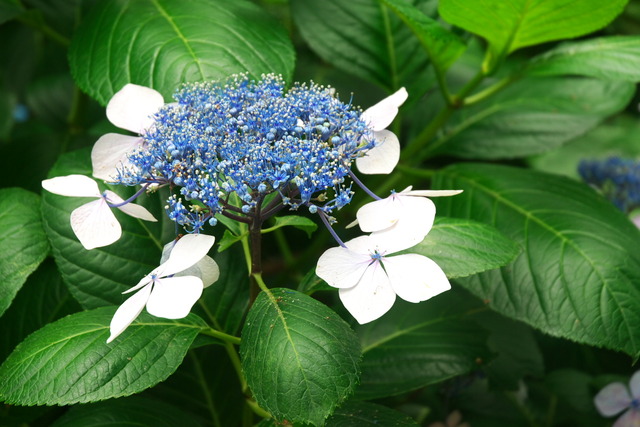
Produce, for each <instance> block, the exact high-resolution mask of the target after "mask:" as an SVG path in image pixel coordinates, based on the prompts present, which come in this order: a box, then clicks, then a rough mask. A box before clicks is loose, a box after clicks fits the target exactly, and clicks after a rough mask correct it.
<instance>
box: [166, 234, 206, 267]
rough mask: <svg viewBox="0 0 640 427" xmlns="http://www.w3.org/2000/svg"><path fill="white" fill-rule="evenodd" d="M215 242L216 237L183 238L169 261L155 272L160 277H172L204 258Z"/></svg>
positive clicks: (176, 245)
mask: <svg viewBox="0 0 640 427" xmlns="http://www.w3.org/2000/svg"><path fill="white" fill-rule="evenodd" d="M215 240H216V239H215V237H213V236H209V235H206V234H187V235H186V236H182V238H180V240H178V241H177V242H176V244H175V246H174V247H173V249H172V250H171V254H170V255H169V258H168V259H167V261H166V262H164V263H163V264H161V265H160V267H158V268H157V269H156V270H154V271H155V272H156V274H158V275H160V276H170V275H172V274H176V273H180V272H181V271H184V270H186V269H187V268H189V267H191V266H192V265H195V264H196V263H197V262H198V261H200V260H201V259H202V258H204V256H205V255H206V254H207V252H209V250H210V249H211V247H212V246H213V243H214V242H215Z"/></svg>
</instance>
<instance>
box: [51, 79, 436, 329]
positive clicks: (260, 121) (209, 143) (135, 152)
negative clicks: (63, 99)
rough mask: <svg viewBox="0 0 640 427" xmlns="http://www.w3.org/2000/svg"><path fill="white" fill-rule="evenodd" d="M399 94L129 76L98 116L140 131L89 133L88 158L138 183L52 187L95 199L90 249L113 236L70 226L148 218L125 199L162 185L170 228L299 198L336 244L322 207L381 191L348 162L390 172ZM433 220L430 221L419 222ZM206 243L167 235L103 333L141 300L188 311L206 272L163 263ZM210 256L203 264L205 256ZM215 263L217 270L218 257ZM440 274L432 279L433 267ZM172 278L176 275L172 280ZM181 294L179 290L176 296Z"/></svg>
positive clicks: (165, 311)
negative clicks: (130, 192)
mask: <svg viewBox="0 0 640 427" xmlns="http://www.w3.org/2000/svg"><path fill="white" fill-rule="evenodd" d="M406 99H407V92H406V91H405V90H404V88H403V89H400V90H399V91H397V92H396V93H394V94H392V95H391V96H389V97H388V98H385V99H384V100H382V101H380V102H379V103H378V104H376V105H374V106H372V107H370V108H369V109H367V110H365V111H362V110H360V109H359V108H357V107H355V106H353V105H351V103H350V102H349V103H345V102H342V101H341V100H340V99H339V97H338V96H337V95H336V93H335V90H334V89H332V88H330V87H324V86H321V85H317V84H315V83H309V84H304V83H295V84H293V85H292V86H291V88H289V89H288V90H286V89H285V83H284V81H283V80H282V78H281V77H280V76H276V75H263V76H262V79H261V80H259V81H255V80H252V79H250V78H249V77H248V76H246V75H234V76H231V77H230V78H229V79H228V80H226V81H222V82H201V83H187V84H183V85H182V87H180V88H179V89H178V90H177V91H176V93H175V94H174V100H175V102H172V103H165V102H164V99H163V97H162V96H161V95H160V94H159V93H158V92H156V91H155V90H153V89H150V88H145V87H142V86H137V85H132V84H128V85H126V86H125V87H124V88H123V89H122V90H121V91H119V92H118V93H116V94H115V95H114V97H113V98H112V100H111V101H110V102H109V105H108V106H107V116H108V118H109V120H110V121H111V122H112V123H113V124H115V125H116V126H118V127H121V128H123V129H125V130H129V131H132V132H134V133H137V135H136V136H127V135H120V134H107V135H105V136H103V137H102V138H100V139H99V140H98V142H97V143H96V145H95V146H94V149H93V151H92V156H91V157H92V164H93V175H94V177H96V178H99V179H102V180H104V181H105V182H107V183H110V184H118V185H125V186H139V189H138V191H137V192H136V193H135V194H134V196H132V197H131V198H129V199H127V200H122V199H121V198H118V197H116V196H114V195H113V194H115V193H111V192H109V191H108V190H107V191H105V192H103V193H100V192H99V191H93V190H94V189H93V188H92V192H91V194H90V195H89V194H84V192H83V193H82V194H80V193H78V192H77V191H75V192H74V191H63V192H60V191H58V192H57V194H62V195H80V196H94V197H99V201H100V203H101V204H100V210H99V211H98V210H96V211H95V212H93V211H91V212H88V211H89V209H86V211H87V212H85V213H86V214H85V215H83V217H82V219H81V220H80V222H86V224H91V227H86V226H82V224H81V225H80V226H78V224H75V225H74V231H76V234H77V235H78V237H79V239H80V240H81V242H83V244H84V242H85V241H88V240H91V241H92V243H91V244H90V245H86V244H85V247H86V248H87V249H91V248H94V247H99V246H104V245H106V244H110V243H112V242H113V241H115V240H117V238H118V237H119V234H118V235H117V236H116V234H115V233H113V232H110V234H109V236H110V237H109V238H108V239H97V238H93V237H92V236H89V237H87V236H83V235H81V234H78V231H77V230H81V229H82V230H85V231H84V233H88V234H95V235H99V236H101V235H103V234H104V230H106V229H107V228H111V229H113V228H114V227H115V228H118V227H119V225H118V226H114V224H113V221H114V218H111V217H112V216H113V214H112V213H111V211H110V208H119V209H120V210H123V211H125V212H126V213H128V214H130V215H131V214H132V212H134V213H136V214H137V215H135V216H137V217H138V218H141V219H146V220H153V218H152V217H150V218H149V217H145V215H142V214H141V211H140V209H139V208H140V207H137V208H135V206H137V205H134V204H133V201H134V200H135V199H136V198H137V197H138V196H139V195H141V194H143V193H145V192H152V191H155V190H157V189H158V188H160V187H168V188H169V194H170V195H169V197H168V198H167V199H166V203H165V210H166V213H167V215H168V217H169V218H170V219H171V220H173V221H175V222H176V224H177V225H178V226H179V227H178V228H177V229H176V233H179V232H186V233H189V234H191V235H193V236H199V235H203V236H205V235H204V234H203V233H204V229H205V227H206V226H214V225H216V223H217V221H218V218H219V217H220V216H221V215H222V216H225V217H227V218H229V219H231V220H234V221H239V222H243V223H246V224H248V225H249V227H250V229H256V228H257V229H259V228H260V227H261V225H262V223H263V222H264V221H265V220H266V219H268V218H270V217H271V216H273V215H275V214H276V213H278V212H279V211H280V210H281V209H283V208H288V209H292V210H296V209H299V208H301V207H306V208H307V209H308V211H309V212H311V213H312V214H317V215H318V216H319V217H320V219H321V220H322V222H323V223H324V224H325V225H327V227H328V229H329V231H330V232H331V233H332V235H333V236H334V237H335V238H336V239H337V241H338V243H339V244H341V245H342V246H344V244H343V243H342V242H341V240H340V239H339V238H338V237H337V234H336V233H335V231H333V229H332V224H333V222H334V221H335V220H334V219H333V217H331V213H332V212H333V211H334V210H336V209H340V208H342V207H344V206H345V205H346V204H348V203H349V202H350V201H351V198H352V196H353V194H354V188H353V187H354V186H353V183H356V184H357V185H358V186H361V187H363V188H364V189H365V191H366V192H367V193H369V194H371V195H372V196H373V197H375V198H376V199H379V197H377V196H375V194H373V193H372V192H371V191H369V190H368V189H366V188H365V187H364V185H363V184H362V183H361V182H360V180H359V179H358V178H357V177H356V175H355V173H354V171H352V165H353V164H354V163H355V164H356V166H357V168H358V170H359V171H360V172H361V173H365V174H374V173H389V172H391V171H392V170H393V168H394V167H395V165H396V164H397V162H398V159H399V156H400V144H399V141H398V138H397V137H396V136H395V135H394V134H393V133H392V132H390V131H388V130H386V129H385V128H386V127H387V126H388V125H389V124H390V123H391V122H392V121H393V119H394V118H395V116H396V114H397V113H398V109H399V107H400V106H401V105H402V103H403V102H404V101H405V100H406ZM85 178H86V179H87V180H89V179H90V178H87V177H85ZM74 179H77V178H74ZM53 180H63V181H65V182H67V181H69V177H56V178H52V180H47V181H45V182H43V186H44V187H45V188H46V189H49V190H51V191H52V192H56V191H55V189H54V187H55V186H53V185H51V183H52V181H53ZM76 193H77V194H76ZM392 197H395V196H393V195H392ZM402 197H404V195H403V196H402ZM421 204H424V203H421ZM106 212H108V213H109V214H106ZM381 212H386V210H384V209H383V210H381ZM149 215H150V214H149ZM385 215H386V217H385V218H386V219H385V220H384V221H391V222H392V223H394V224H395V222H398V224H404V225H403V226H402V227H405V226H406V225H407V224H408V226H409V228H411V221H410V220H403V221H400V220H399V219H395V220H394V219H393V218H392V219H389V218H388V215H387V214H385ZM433 215H435V210H434V211H433V213H431V212H429V213H428V215H427V217H426V218H427V222H429V221H430V222H431V223H432V222H433V218H431V219H429V216H433ZM374 216H375V215H374ZM414 216H415V215H414ZM420 216H423V217H424V215H423V212H422V211H420V212H419V213H418V214H417V216H415V218H418V217H420ZM75 217H76V219H74V216H73V215H72V223H74V222H75V223H77V222H78V221H77V219H78V215H76V216H75ZM107 217H108V219H106V218H107ZM366 217H367V219H366V220H363V221H364V222H370V219H371V218H372V217H371V215H366ZM415 218H414V219H415ZM374 222H375V221H374ZM116 223H117V221H116ZM392 225H393V224H392ZM402 227H401V226H400V225H398V227H396V228H398V229H400V233H401V234H403V235H406V232H405V231H402V230H406V228H402ZM430 227H431V225H430V223H429V224H428V227H427V228H430ZM179 228H181V229H182V231H180V230H179ZM424 228H425V227H424V226H423V225H420V229H421V230H423V231H421V232H420V233H418V234H421V235H422V234H425V235H426V231H424ZM385 232H386V235H387V236H395V237H394V238H396V239H397V238H398V234H397V233H389V230H379V234H380V235H383V234H385ZM373 234H375V233H373ZM205 240H206V241H207V242H210V243H211V245H213V240H212V238H211V239H199V240H197V239H193V238H185V237H183V238H182V239H179V238H177V239H176V240H175V241H174V242H170V243H169V244H168V245H169V246H170V247H172V248H173V247H174V245H175V249H174V250H173V252H171V255H168V257H169V258H168V259H167V258H166V257H167V255H166V254H165V259H163V260H162V261H161V265H160V266H159V267H158V268H157V269H156V270H154V271H153V272H152V273H150V275H148V276H147V277H145V278H144V279H143V280H142V281H140V282H139V283H138V285H136V286H134V287H133V288H132V289H131V290H130V291H127V292H131V291H136V293H135V294H134V295H133V296H132V297H130V298H129V299H128V300H127V301H125V303H124V304H123V305H122V307H121V308H120V309H119V310H118V312H117V313H116V316H114V321H113V322H112V331H111V332H112V334H111V337H110V339H109V340H113V339H114V338H115V337H116V336H118V335H119V334H120V333H122V332H123V331H124V329H125V328H126V327H127V326H128V325H129V324H130V323H131V322H132V321H133V320H134V319H135V317H137V315H138V314H139V313H140V311H141V310H142V309H143V308H144V307H145V306H146V307H147V311H149V312H151V313H152V314H154V315H157V316H160V317H167V318H177V316H186V314H187V313H188V311H189V310H190V308H191V306H192V305H193V304H194V303H195V301H196V300H197V298H198V297H199V296H200V293H201V292H202V288H204V287H205V286H206V285H207V284H210V283H211V282H212V281H213V280H210V279H211V274H210V273H211V272H209V273H206V271H200V273H197V274H196V273H194V274H191V275H189V274H187V275H186V276H185V275H184V274H186V273H184V272H181V271H182V270H180V269H178V268H174V267H175V266H173V267H171V268H168V267H167V263H169V265H170V266H171V265H173V264H175V260H181V261H180V266H181V267H185V268H189V269H191V268H192V267H193V266H195V265H200V264H201V263H202V260H206V258H205V254H206V252H207V251H208V250H209V248H210V247H211V246H210V245H209V246H207V248H206V251H204V252H202V250H201V249H202V247H204V246H203V245H202V244H201V242H203V241H205ZM378 240H380V239H378ZM383 240H385V242H383V243H382V244H383V246H384V244H385V243H387V244H388V246H389V245H390V246H389V248H387V249H386V250H388V252H389V253H391V252H393V251H395V250H396V249H395V246H394V245H392V244H391V240H389V239H383ZM413 240H415V237H414V239H413ZM413 240H412V241H413ZM197 242H200V243H197ZM205 246H206V245H205ZM372 250H373V249H372ZM165 252H166V251H165ZM189 253H192V254H195V253H197V254H198V257H195V256H194V257H193V259H191V260H188V262H187V261H185V260H186V259H187V258H189ZM383 255H386V254H384V253H380V257H379V258H377V259H378V260H379V261H383V258H381V257H382V256H383ZM196 258H197V259H196ZM396 258H400V257H399V256H398V257H396ZM172 260H173V261H172ZM211 262H213V261H212V260H211ZM387 262H388V261H387ZM207 263H208V265H209V266H210V268H209V270H212V269H213V267H211V263H210V262H208V261H207V262H206V263H205V264H207ZM422 264H424V263H422ZM422 264H421V265H422ZM176 265H177V264H176ZM436 267H437V266H436ZM205 270H206V269H205ZM214 270H215V271H216V274H217V266H216V267H215V269H214ZM437 274H438V277H439V279H438V280H440V279H441V276H442V275H441V274H440V273H437ZM177 275H182V276H177ZM205 276H207V277H205ZM176 277H183V278H181V279H180V280H174V279H175V278H176ZM186 277H189V279H187V278H186ZM216 277H217V276H216ZM214 280H215V279H214ZM444 280H446V278H445V279H444ZM168 284H171V285H172V286H171V287H169V286H168ZM447 285H448V282H447ZM181 286H182V287H183V288H184V289H181ZM181 292H182V293H184V298H180V297H179V295H180V294H181ZM398 292H399V291H398ZM399 294H400V295H401V296H402V295H403V293H402V292H399ZM419 294H420V295H421V296H420V297H416V298H413V299H424V292H422V293H419ZM394 295H395V294H394Z"/></svg>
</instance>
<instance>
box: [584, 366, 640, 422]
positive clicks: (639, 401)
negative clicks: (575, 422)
mask: <svg viewBox="0 0 640 427" xmlns="http://www.w3.org/2000/svg"><path fill="white" fill-rule="evenodd" d="M629 388H630V389H631V393H629V389H628V388H627V386H625V385H624V384H622V383H619V382H616V383H611V384H609V385H607V386H606V387H605V388H603V389H602V390H600V392H599V393H598V394H597V395H596V397H595V398H594V403H595V405H596V408H597V409H598V412H600V413H601V414H602V415H604V416H605V417H612V416H614V415H617V414H619V413H620V412H622V411H624V410H625V409H626V410H627V411H626V412H625V413H624V414H622V416H621V417H620V418H618V419H617V420H616V422H615V423H614V424H613V427H638V426H640V371H638V372H636V373H635V374H633V376H632V377H631V380H630V381H629Z"/></svg>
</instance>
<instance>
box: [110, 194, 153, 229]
mask: <svg viewBox="0 0 640 427" xmlns="http://www.w3.org/2000/svg"><path fill="white" fill-rule="evenodd" d="M105 195H106V196H107V201H108V202H109V203H111V204H114V205H115V204H119V203H122V202H124V199H122V197H120V196H118V195H117V194H116V193H114V192H113V191H109V190H107V191H105ZM118 209H120V210H121V211H122V212H124V213H126V214H127V215H129V216H132V217H134V218H140V219H143V220H145V221H151V222H156V221H158V220H157V219H156V218H155V217H154V216H153V215H151V212H149V211H148V210H147V209H146V208H145V207H142V206H140V205H136V204H135V203H127V204H126V205H122V206H118Z"/></svg>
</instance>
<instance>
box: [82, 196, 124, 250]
mask: <svg viewBox="0 0 640 427" xmlns="http://www.w3.org/2000/svg"><path fill="white" fill-rule="evenodd" d="M70 221H71V228H72V229H73V232H74V233H75V234H76V236H77V237H78V240H80V243H82V246H84V247H85V249H93V248H98V247H102V246H107V245H110V244H111V243H113V242H115V241H116V240H118V239H119V238H120V236H121V235H122V228H121V227H120V223H119V222H118V220H117V219H116V217H115V215H114V214H113V212H111V208H109V205H107V202H106V200H104V199H103V198H102V197H101V198H100V199H98V200H95V201H93V202H90V203H87V204H85V205H82V206H80V207H79V208H77V209H75V210H74V211H73V212H71V218H70Z"/></svg>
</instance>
